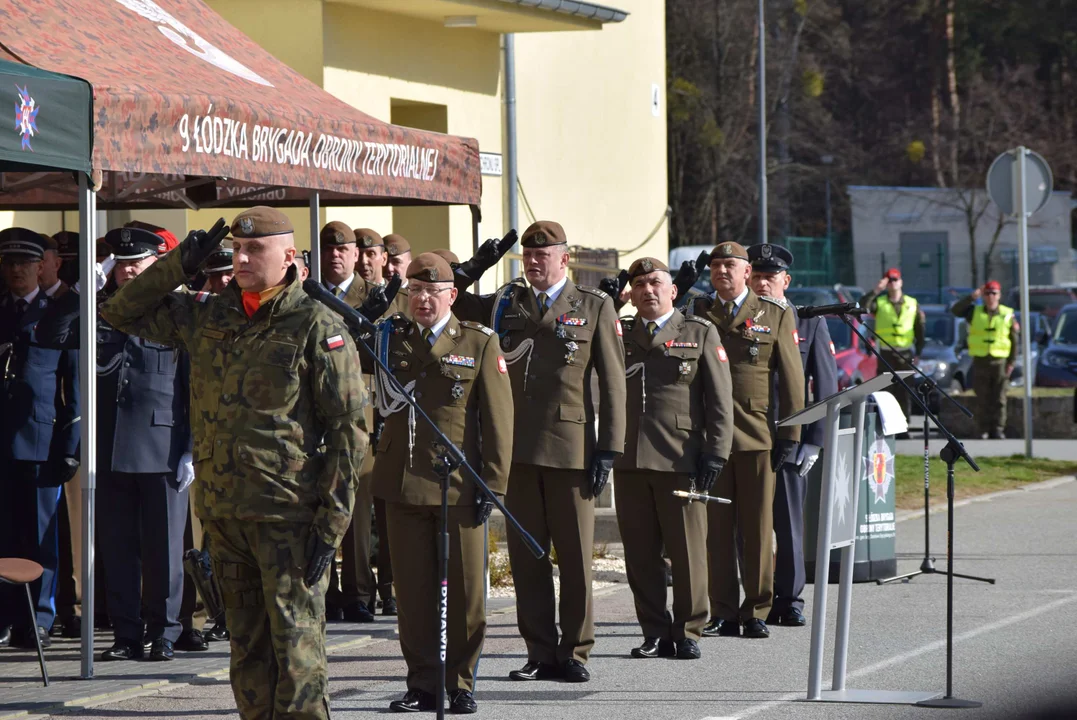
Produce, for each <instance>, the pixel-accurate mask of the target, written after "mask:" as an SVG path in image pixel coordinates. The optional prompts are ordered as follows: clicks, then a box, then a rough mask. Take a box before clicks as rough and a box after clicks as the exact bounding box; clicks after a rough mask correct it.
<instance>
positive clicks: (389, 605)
mask: <svg viewBox="0 0 1077 720" xmlns="http://www.w3.org/2000/svg"><path fill="white" fill-rule="evenodd" d="M396 612H397V611H396V598H389V599H388V600H386V601H385V602H383V603H382V604H381V614H382V615H396ZM472 712H474V710H472Z"/></svg>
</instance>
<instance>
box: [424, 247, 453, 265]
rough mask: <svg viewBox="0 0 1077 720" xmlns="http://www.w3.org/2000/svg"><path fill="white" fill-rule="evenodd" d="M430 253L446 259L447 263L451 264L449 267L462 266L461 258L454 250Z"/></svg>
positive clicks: (439, 250)
mask: <svg viewBox="0 0 1077 720" xmlns="http://www.w3.org/2000/svg"><path fill="white" fill-rule="evenodd" d="M430 252H432V253H434V254H435V255H439V256H441V257H443V258H445V262H447V263H449V267H455V266H457V265H459V264H460V258H459V257H457V256H456V253H454V252H453V251H452V250H444V249H438V250H431V251H430Z"/></svg>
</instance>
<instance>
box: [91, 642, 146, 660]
mask: <svg viewBox="0 0 1077 720" xmlns="http://www.w3.org/2000/svg"><path fill="white" fill-rule="evenodd" d="M140 657H142V643H141V642H138V641H137V640H123V639H118V640H116V642H114V643H113V644H112V647H110V648H109V649H108V650H105V651H104V652H103V653H101V662H109V661H111V660H137V659H139V658H140Z"/></svg>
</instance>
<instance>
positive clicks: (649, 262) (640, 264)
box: [628, 257, 669, 280]
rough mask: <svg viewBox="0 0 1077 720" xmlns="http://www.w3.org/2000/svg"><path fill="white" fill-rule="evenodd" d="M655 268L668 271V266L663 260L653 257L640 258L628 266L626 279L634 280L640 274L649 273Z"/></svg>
mask: <svg viewBox="0 0 1077 720" xmlns="http://www.w3.org/2000/svg"><path fill="white" fill-rule="evenodd" d="M656 270H661V271H663V272H666V273H668V272H669V268H668V267H667V266H666V264H665V263H664V262H662V261H661V260H659V259H657V258H653V257H644V258H640V259H639V260H637V261H636V262H634V263H632V265H631V267H629V268H628V279H629V280H635V279H636V278H638V277H639V276H640V275H650V274H651V273H653V272H654V271H656Z"/></svg>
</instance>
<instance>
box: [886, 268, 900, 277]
mask: <svg viewBox="0 0 1077 720" xmlns="http://www.w3.org/2000/svg"><path fill="white" fill-rule="evenodd" d="M883 277H884V278H886V279H887V280H900V279H901V271H900V270H898V269H897V268H890V269H889V270H887V271H886V273H884V274H883Z"/></svg>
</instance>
